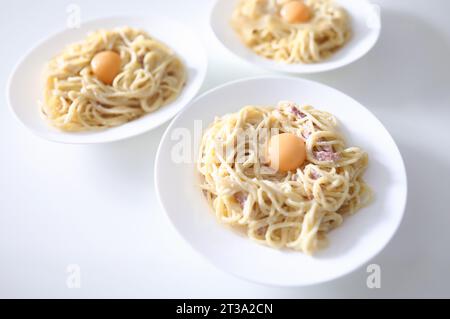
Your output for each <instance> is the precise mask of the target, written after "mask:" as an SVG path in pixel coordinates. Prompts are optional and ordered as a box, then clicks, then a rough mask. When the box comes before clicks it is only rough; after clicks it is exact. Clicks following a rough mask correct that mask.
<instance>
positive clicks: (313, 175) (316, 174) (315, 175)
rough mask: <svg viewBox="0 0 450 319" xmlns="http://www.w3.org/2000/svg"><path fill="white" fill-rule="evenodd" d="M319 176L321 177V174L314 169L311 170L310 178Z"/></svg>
mask: <svg viewBox="0 0 450 319" xmlns="http://www.w3.org/2000/svg"><path fill="white" fill-rule="evenodd" d="M320 177H322V175H320V174H319V173H317V172H316V171H314V170H312V171H311V178H312V179H318V178H320Z"/></svg>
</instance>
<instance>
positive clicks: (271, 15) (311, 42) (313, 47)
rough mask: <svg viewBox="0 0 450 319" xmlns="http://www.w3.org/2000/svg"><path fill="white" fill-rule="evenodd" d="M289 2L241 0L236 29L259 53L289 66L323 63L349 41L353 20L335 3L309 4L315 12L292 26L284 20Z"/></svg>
mask: <svg viewBox="0 0 450 319" xmlns="http://www.w3.org/2000/svg"><path fill="white" fill-rule="evenodd" d="M289 1H290V0H240V2H239V4H238V6H237V7H236V9H235V10H234V12H233V17H232V26H233V27H234V29H235V30H236V32H237V33H238V34H239V35H240V38H241V39H242V41H243V42H244V43H245V45H247V46H248V47H250V48H251V49H252V50H253V51H254V52H255V53H257V54H258V55H261V56H263V57H265V58H268V59H272V60H275V61H281V62H285V63H315V62H320V61H322V60H324V59H326V58H328V57H329V56H331V55H332V54H333V53H334V52H335V51H336V50H337V49H339V48H341V47H342V46H343V45H345V43H346V42H347V41H348V40H349V38H350V36H351V30H350V21H349V17H348V15H347V13H346V11H345V10H344V9H342V8H340V7H338V6H336V5H335V4H334V2H333V0H305V1H304V3H305V4H306V5H307V6H308V8H310V10H311V12H312V13H311V15H312V17H311V19H310V20H309V21H307V22H305V23H288V22H286V21H284V19H283V18H282V17H281V16H280V12H281V11H282V7H283V5H285V4H286V3H288V2H289Z"/></svg>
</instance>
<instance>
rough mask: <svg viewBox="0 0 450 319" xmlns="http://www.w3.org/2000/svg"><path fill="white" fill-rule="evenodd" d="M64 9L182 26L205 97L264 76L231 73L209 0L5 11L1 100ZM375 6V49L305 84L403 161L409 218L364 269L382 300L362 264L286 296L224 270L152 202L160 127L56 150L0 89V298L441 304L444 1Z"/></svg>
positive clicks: (252, 71) (447, 101)
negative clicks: (194, 44)
mask: <svg viewBox="0 0 450 319" xmlns="http://www.w3.org/2000/svg"><path fill="white" fill-rule="evenodd" d="M69 3H76V4H78V5H80V6H81V14H82V19H91V18H95V17H102V16H107V15H111V14H124V13H129V14H136V13H137V14H145V12H150V11H156V12H160V13H161V14H164V15H167V16H172V17H174V18H178V19H179V20H181V21H182V22H184V23H185V24H189V25H190V26H191V27H192V28H193V29H195V30H196V32H198V35H199V37H200V38H201V39H202V41H203V42H204V44H205V47H206V49H207V51H208V55H209V63H210V65H209V72H208V76H207V79H206V82H205V85H204V87H203V89H202V91H205V90H207V89H209V88H212V87H214V86H216V85H219V84H221V83H223V82H226V81H229V80H234V79H238V78H241V77H246V76H252V75H263V74H269V72H267V71H264V70H261V69H258V68H256V67H253V66H250V65H247V64H246V63H245V62H241V61H240V60H238V59H237V58H235V57H234V56H232V55H231V54H230V53H228V52H227V51H225V49H223V48H222V47H221V46H220V44H219V43H218V42H217V41H216V40H215V39H214V38H213V36H212V34H211V32H210V31H209V28H208V12H209V8H210V6H211V1H208V0H195V1H194V0H192V1H183V0H179V1H176V0H171V1H169V0H164V1H160V0H153V1H149V0H142V1H137V0H127V1H110V0H102V1H91V0H90V1H84V0H83V1H81V0H78V1H72V2H70V1H50V0H46V1H31V0H30V1H24V0H15V1H2V2H1V4H0V39H1V43H2V44H1V48H0V57H1V59H0V61H1V63H0V87H1V88H2V89H3V90H5V89H6V82H7V78H8V76H9V74H10V72H11V70H12V67H13V65H14V64H15V63H16V62H17V60H18V58H19V57H20V56H21V55H23V53H24V52H25V51H26V50H28V49H29V48H30V47H31V46H32V45H34V44H35V43H36V42H37V41H38V40H40V39H41V38H43V37H46V36H47V35H49V34H50V33H53V32H55V31H57V30H60V29H62V28H64V27H65V25H66V19H67V14H66V8H67V5H68V4H69ZM376 3H379V4H380V5H381V7H382V22H383V30H382V34H381V38H380V40H379V42H378V44H377V45H376V47H375V48H374V49H373V50H372V51H371V52H370V53H369V54H368V55H367V56H366V57H364V58H363V59H362V60H360V61H358V62H356V63H354V64H352V65H350V66H348V67H345V68H343V69H340V70H336V71H332V72H329V73H326V74H319V75H312V76H305V77H306V78H309V79H313V80H316V81H320V82H322V83H325V84H328V85H331V86H334V87H336V88H338V89H340V90H342V91H343V92H344V93H347V94H348V95H350V96H352V97H354V98H356V99H357V100H358V101H359V102H361V103H362V104H363V105H365V106H366V107H368V108H369V109H370V110H371V111H372V112H373V113H375V115H376V116H377V117H378V118H379V119H380V120H381V121H382V122H383V123H384V124H385V126H386V127H387V129H388V130H389V131H390V132H391V134H392V135H393V137H394V139H395V140H396V142H397V143H398V146H399V148H400V151H401V152H402V154H403V157H404V159H405V162H406V167H407V172H408V187H409V199H408V205H407V209H406V213H405V218H404V220H403V223H402V225H401V226H400V229H399V231H398V233H397V234H396V236H395V237H394V239H393V240H392V241H391V243H390V244H389V245H388V246H387V248H386V249H385V250H384V251H383V252H382V253H381V254H380V255H378V256H377V257H375V258H374V260H372V261H371V262H373V263H377V264H379V265H380V266H381V269H382V278H381V280H382V282H381V285H382V286H381V288H380V289H368V288H367V286H366V278H367V275H368V274H367V272H366V268H365V267H363V268H361V269H359V270H357V271H356V272H354V273H352V274H350V275H348V276H346V277H344V278H341V279H339V280H336V281H333V282H330V283H326V284H321V285H317V286H312V287H304V288H295V289H285V288H273V287H265V286H260V285H256V284H252V283H248V282H245V281H242V280H240V279H237V278H234V277H232V276H230V275H228V274H225V273H223V272H222V271H220V270H218V269H216V268H214V267H213V266H211V265H210V264H209V263H208V262H207V261H205V260H204V259H202V257H200V256H199V255H197V254H196V253H195V252H194V251H192V250H191V248H190V247H189V246H188V245H187V244H186V243H184V242H183V241H182V240H181V238H180V237H179V236H178V235H177V233H175V231H174V229H173V228H172V226H171V225H170V224H169V223H168V220H167V218H166V217H165V215H164V212H163V211H162V209H161V208H160V207H159V206H158V203H157V201H156V197H155V191H154V186H153V164H154V157H155V151H156V148H157V146H158V143H159V140H160V138H161V136H162V134H163V132H164V130H165V128H166V126H167V125H164V126H163V127H160V128H158V129H156V130H154V131H151V132H149V133H147V134H144V135H142V136H139V137H136V138H133V139H130V140H126V141H122V142H118V143H112V144H107V145H97V146H73V145H62V144H54V143H51V142H47V141H44V140H41V139H39V138H37V137H35V136H33V135H32V134H31V133H30V132H28V131H27V130H26V129H24V128H23V127H22V126H21V125H19V124H18V123H17V121H16V120H15V119H14V118H13V117H12V114H11V113H10V111H9V110H8V107H7V104H6V99H5V94H4V93H3V92H4V91H2V93H1V98H0V297H61V298H73V297H149V298H151V297H163V298H164V297H173V298H176V297H178V298H201V297H211V298H223V297H237V298H241V297H242V298H244V297H245V298H314V297H325V298H335V297H343V298H345V297H369V298H371V297H375V298H380V297H450V286H449V285H450V250H449V249H448V244H449V243H450V231H449V226H450V209H449V205H448V201H449V199H450V141H449V138H450V18H449V12H450V1H448V0H429V1H423V0H395V1H393V0H390V1H388V0H377V1H376ZM23 94H27V88H23ZM30 107H37V106H34V105H30ZM387 164H388V163H387ZM174 187H175V188H176V185H174ZM174 200H176V198H174ZM205 240H208V239H207V238H205ZM69 264H78V265H80V267H81V288H80V289H69V288H67V286H66V278H67V273H66V268H67V266H68V265H69ZM280 271H282V270H280Z"/></svg>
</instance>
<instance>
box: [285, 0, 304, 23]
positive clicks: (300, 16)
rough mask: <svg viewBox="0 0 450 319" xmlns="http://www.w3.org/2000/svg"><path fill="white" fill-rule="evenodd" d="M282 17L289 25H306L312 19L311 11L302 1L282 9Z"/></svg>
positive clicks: (286, 4) (293, 2)
mask: <svg viewBox="0 0 450 319" xmlns="http://www.w3.org/2000/svg"><path fill="white" fill-rule="evenodd" d="M280 13H281V17H282V18H283V19H284V20H285V21H286V22H288V23H305V22H308V21H309V19H311V10H310V9H309V8H308V6H307V5H305V4H304V3H303V2H302V1H290V2H287V3H285V4H284V5H283V7H282V8H281V12H280Z"/></svg>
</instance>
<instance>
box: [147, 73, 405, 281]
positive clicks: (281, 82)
mask: <svg viewBox="0 0 450 319" xmlns="http://www.w3.org/2000/svg"><path fill="white" fill-rule="evenodd" d="M280 100H291V101H295V102H297V103H300V104H310V105H312V106H314V107H315V108H317V109H320V110H325V111H328V112H331V113H333V114H334V115H336V117H337V118H338V120H339V123H340V129H341V130H342V132H343V134H344V136H345V137H346V139H347V142H348V145H355V146H360V147H361V148H363V149H364V150H365V151H367V153H368V154H369V158H370V163H369V167H368V170H367V172H366V174H365V180H366V181H367V183H368V184H369V185H370V186H371V187H372V188H373V191H374V194H375V200H374V202H373V203H372V204H370V205H369V206H368V207H366V208H363V209H361V210H360V211H358V212H357V213H356V214H355V215H353V216H350V217H348V218H346V219H345V220H344V223H343V224H342V225H341V226H340V227H339V228H337V229H335V230H333V231H332V232H331V233H330V234H329V239H330V244H329V247H327V248H326V249H324V250H321V251H319V252H318V253H317V254H315V255H314V256H312V257H310V256H307V255H304V254H302V253H300V252H294V251H287V250H284V251H280V250H275V249H272V248H269V247H266V246H263V245H260V244H258V243H255V242H254V241H252V240H250V239H248V238H247V237H244V236H242V235H240V234H238V233H237V232H235V231H233V230H232V229H230V228H229V227H226V226H224V225H223V224H220V223H219V222H218V221H217V220H216V218H215V216H214V213H213V210H212V208H211V207H210V206H209V205H208V203H207V201H206V199H205V198H204V196H203V194H202V191H201V190H200V188H199V186H198V185H199V184H200V176H199V174H198V172H197V171H196V166H195V163H194V162H195V159H196V158H197V155H198V146H199V145H198V142H199V138H200V137H201V131H200V130H199V127H200V126H199V124H200V123H201V125H202V127H203V129H206V128H207V127H208V125H209V124H210V123H211V122H212V121H213V120H214V118H215V117H216V116H222V115H224V114H227V113H230V112H236V111H238V110H239V109H241V108H242V107H243V106H245V105H248V104H254V105H276V104H277V102H278V101H280ZM199 121H200V122H199ZM189 136H191V137H192V139H191V140H190V145H191V152H192V155H191V156H186V158H184V159H183V158H182V157H180V154H182V153H180V147H181V140H180V139H181V137H189ZM184 154H187V153H184ZM187 155H189V154H187ZM155 186H156V190H157V194H158V198H159V201H160V203H161V205H162V207H163V208H164V209H165V211H166V213H167V215H168V217H169V219H170V221H171V222H172V223H173V225H174V226H175V228H176V229H177V230H178V232H179V233H180V234H181V235H182V237H184V239H185V240H186V241H187V242H189V243H190V244H191V245H192V247H193V248H194V249H196V250H197V251H198V252H200V253H201V254H202V255H203V256H205V257H206V258H207V259H209V260H210V261H211V262H212V263H213V264H215V265H216V266H217V267H219V268H221V269H223V270H226V271H228V272H230V273H232V274H235V275H237V276H239V277H242V278H245V279H248V280H250V281H254V282H259V283H264V284H269V285H279V286H302V285H310V284H316V283H320V282H324V281H328V280H332V279H334V278H338V277H341V276H343V275H345V274H347V273H349V272H351V271H353V270H355V269H356V268H358V267H360V266H361V265H363V264H364V263H366V262H368V261H369V260H370V259H371V258H372V257H374V256H375V255H376V254H377V253H379V252H380V251H381V250H382V249H383V247H385V246H386V244H387V243H388V241H389V240H390V239H391V238H392V236H393V235H394V233H395V231H396V230H397V228H398V226H399V224H400V221H401V219H402V216H403V212H404V209H405V204H406V193H407V184H406V173H405V167H404V164H403V160H402V157H401V155H400V152H399V150H398V148H397V146H396V144H395V142H394V140H393V139H392V137H391V136H390V135H389V133H388V132H387V130H386V129H385V128H384V127H383V125H382V124H381V123H380V122H379V121H378V120H377V119H376V118H375V116H374V115H373V114H372V113H370V112H369V111H368V110H367V109H366V108H364V107H363V106H362V105H361V104H359V103H358V102H356V101H355V100H353V99H352V98H350V97H348V96H347V95H345V94H343V93H341V92H339V91H337V90H335V89H333V88H330V87H328V86H325V85H322V84H319V83H316V82H311V81H306V80H302V79H295V78H288V77H262V78H251V79H244V80H239V81H236V82H231V83H228V84H225V85H222V86H220V87H218V88H215V89H213V90H211V91H209V92H207V93H205V94H203V95H201V96H200V97H198V98H197V99H195V100H194V101H193V102H191V103H190V104H189V105H188V106H187V107H186V108H185V109H184V110H183V111H182V112H181V113H180V114H179V115H178V116H177V117H176V118H175V119H174V120H173V121H172V123H171V124H170V126H169V127H168V129H167V131H166V132H165V134H164V136H163V138H162V140H161V144H160V146H159V149H158V153H157V155H156V162H155Z"/></svg>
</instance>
